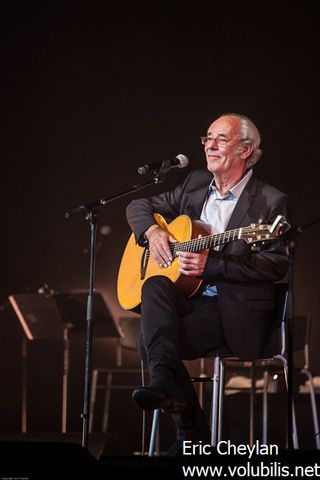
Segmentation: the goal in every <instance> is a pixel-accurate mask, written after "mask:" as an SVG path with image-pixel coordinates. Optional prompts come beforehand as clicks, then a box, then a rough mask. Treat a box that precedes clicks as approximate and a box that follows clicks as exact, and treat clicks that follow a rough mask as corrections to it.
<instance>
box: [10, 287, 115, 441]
mask: <svg viewBox="0 0 320 480" xmlns="http://www.w3.org/2000/svg"><path fill="white" fill-rule="evenodd" d="M9 301H10V303H11V305H12V307H13V309H14V311H15V313H16V315H17V317H18V319H19V321H20V324H21V326H22V328H23V331H24V333H25V336H24V337H23V340H22V352H21V356H22V432H24V433H25V432H26V431H27V340H26V339H28V340H42V339H49V338H56V339H63V379H62V420H61V431H62V433H66V431H67V400H68V378H69V365H70V353H69V352H70V342H69V337H70V334H69V332H71V335H75V336H76V335H81V334H83V332H85V330H86V321H85V313H86V308H87V306H86V303H87V293H86V291H85V290H77V291H68V292H61V293H55V294H53V295H40V294H39V293H35V294H15V295H10V296H9ZM93 306H94V315H95V319H96V320H95V327H94V337H95V338H97V337H98V338H105V337H116V338H118V337H120V334H119V331H118V329H117V327H116V325H115V323H114V321H113V318H112V315H111V313H110V310H109V308H108V306H107V304H106V303H105V301H104V299H103V296H102V295H101V294H100V293H99V292H95V293H94V295H93Z"/></svg>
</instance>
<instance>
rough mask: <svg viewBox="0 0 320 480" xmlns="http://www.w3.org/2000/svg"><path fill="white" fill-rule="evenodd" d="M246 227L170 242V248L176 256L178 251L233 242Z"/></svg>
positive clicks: (188, 250) (193, 251)
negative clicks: (184, 240)
mask: <svg viewBox="0 0 320 480" xmlns="http://www.w3.org/2000/svg"><path fill="white" fill-rule="evenodd" d="M242 230H245V228H236V229H235V230H228V231H227V232H223V233H217V234H212V235H206V236H204V237H198V238H192V239H191V240H187V241H186V242H177V243H171V244H170V250H171V252H172V254H173V256H174V257H176V256H177V252H192V253H195V252H200V251H201V250H206V249H207V248H214V247H219V246H220V245H224V244H225V243H229V242H233V241H235V240H239V238H241V231H242Z"/></svg>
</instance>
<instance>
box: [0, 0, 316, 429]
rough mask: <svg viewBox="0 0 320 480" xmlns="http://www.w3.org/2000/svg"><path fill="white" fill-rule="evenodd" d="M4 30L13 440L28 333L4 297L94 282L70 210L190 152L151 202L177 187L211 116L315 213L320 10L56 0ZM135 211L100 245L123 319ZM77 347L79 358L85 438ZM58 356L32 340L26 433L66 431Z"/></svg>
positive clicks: (120, 206) (114, 221)
mask: <svg viewBox="0 0 320 480" xmlns="http://www.w3.org/2000/svg"><path fill="white" fill-rule="evenodd" d="M0 22H1V108H0V110H1V120H2V122H1V123H2V127H1V137H2V138H1V144H0V153H1V156H0V158H1V207H2V208H1V210H2V211H1V225H2V229H1V230H2V234H1V240H0V241H1V277H0V297H1V301H2V303H3V306H2V312H1V327H0V328H1V340H0V341H1V344H2V348H1V352H0V363H1V367H2V382H3V385H4V388H5V395H4V396H3V400H2V403H3V406H2V410H4V409H5V412H6V414H5V415H4V416H3V418H2V419H1V421H0V422H1V423H2V425H1V424H0V428H2V429H3V430H5V431H6V430H11V431H13V430H18V429H19V422H20V420H19V401H20V396H19V395H20V367H19V365H20V363H19V361H20V357H19V355H20V340H19V338H20V337H19V333H20V330H19V326H18V325H15V326H13V323H15V319H14V318H13V317H11V316H10V315H9V314H8V312H7V308H6V306H5V302H6V299H7V296H8V294H11V293H24V292H30V293H31V292H36V291H37V289H38V288H39V287H40V286H41V285H43V284H44V283H47V284H49V285H50V287H52V288H53V289H55V290H57V291H61V290H70V289H75V288H85V287H86V285H87V270H88V255H87V249H88V238H89V227H88V225H87V224H86V222H85V221H84V220H83V218H82V217H80V216H79V217H77V218H73V219H72V220H70V221H69V222H68V221H66V220H65V219H64V212H65V211H66V210H68V209H70V208H72V207H75V206H78V205H80V204H85V203H88V202H91V201H94V200H96V199H99V198H100V197H109V196H112V195H114V194H116V193H118V192H120V191H122V190H125V189H127V188H129V187H130V186H131V185H133V184H137V183H140V182H141V181H144V179H142V177H139V175H138V174H137V167H138V166H140V165H143V164H145V163H148V162H150V161H160V160H163V159H167V158H170V157H173V156H175V155H177V154H178V153H184V154H186V155H187V156H188V158H189V161H190V167H188V168H187V169H186V170H178V169H175V170H173V171H172V172H171V173H170V174H169V175H168V177H167V180H166V183H165V184H163V185H160V186H158V187H152V188H150V189H149V190H145V191H144V193H143V194H150V195H151V194H155V193H157V192H160V191H163V190H164V189H167V188H171V187H173V186H174V185H176V184H177V182H180V181H182V180H183V178H184V177H185V175H186V174H187V173H188V171H189V170H190V168H201V167H205V158H204V154H203V150H202V147H201V145H200V142H199V136H200V135H201V134H203V133H205V131H206V128H207V126H208V125H209V124H210V122H211V121H212V120H213V119H214V118H216V117H217V116H218V115H220V114H222V113H224V112H239V113H244V114H246V115H247V116H249V117H250V118H251V119H252V120H253V121H254V122H255V123H256V124H257V126H258V128H259V129H260V132H261V136H262V149H263V151H264V154H263V157H262V159H261V161H260V162H259V164H258V165H257V166H256V168H255V170H256V174H257V175H258V176H259V177H260V178H261V179H262V180H264V181H267V182H269V183H272V184H273V185H275V186H276V187H278V188H279V189H281V190H283V191H285V192H286V193H288V194H289V196H290V197H291V199H292V205H293V222H294V224H296V225H300V224H302V223H304V222H307V221H310V220H312V219H314V218H316V217H317V216H319V206H318V188H319V180H318V171H319V168H318V163H319V106H320V105H319V94H318V89H319V75H318V70H319V41H318V36H319V35H318V31H319V15H318V9H317V7H316V4H315V2H303V3H300V4H299V6H293V4H292V2H285V1H283V2H270V1H269V2H266V1H263V2H255V1H248V0H242V1H241V2H240V1H222V0H220V1H215V0H212V1H211V2H205V1H199V2H194V1H183V2H182V1H174V2H170V3H168V5H166V4H165V3H164V2H148V3H147V2H146V3H142V2H130V3H129V2H128V3H127V4H123V3H122V2H115V1H108V2H107V3H105V4H104V6H101V5H99V4H97V3H94V2H90V6H89V4H87V6H86V7H84V6H81V4H80V3H75V4H74V5H73V6H71V4H69V3H67V2H65V4H64V5H63V6H59V5H58V4H55V3H54V2H49V3H48V4H47V5H43V6H42V7H37V8H36V7H33V6H32V4H30V3H28V4H27V5H22V4H21V5H19V4H17V3H16V4H15V6H11V7H3V6H2V7H1V15H0ZM128 201H129V199H128V198H125V199H122V200H119V201H117V202H115V203H113V204H111V205H109V206H107V207H106V208H104V209H103V210H101V216H100V221H99V228H101V227H102V226H108V227H109V229H110V230H109V234H108V235H103V230H102V231H100V233H99V235H98V247H99V253H98V259H97V272H96V274H97V275H96V276H97V288H98V289H99V290H100V291H101V292H102V293H103V295H104V297H105V299H106V302H107V304H108V305H109V308H110V310H111V312H112V315H113V318H114V320H115V322H118V320H119V318H120V317H121V316H123V315H126V313H125V312H123V311H121V308H120V307H119V305H118V303H117V298H116V290H115V289H116V276H117V271H118V266H119V262H120V259H121V255H122V251H123V247H124V245H125V243H126V241H127V238H128V236H129V234H130V231H129V227H128V225H127V223H126V219H125V207H126V205H127V203H128ZM319 231H320V229H319V225H317V226H315V227H313V228H312V229H310V230H308V231H307V232H306V233H304V234H303V235H302V236H301V237H300V238H299V240H298V243H297V252H296V262H295V273H296V278H295V293H296V312H297V313H298V314H308V315H311V316H312V319H313V324H312V339H311V352H310V353H311V365H312V369H313V371H314V372H315V373H317V374H320V359H319V353H318V351H319V347H318V339H319V335H320V327H319V307H320V303H319V302H320V300H319V294H318V292H319V275H318V272H319V270H320V260H319V253H318V249H317V245H318V241H317V235H319ZM107 233H108V232H107ZM40 343H41V342H40ZM82 347H83V345H80V346H79V347H77V349H76V350H77V351H76V353H75V354H74V357H73V368H74V371H73V374H74V375H73V382H74V384H75V385H77V386H74V389H73V390H72V392H73V393H71V397H72V402H73V403H72V406H73V408H72V409H71V410H72V412H74V411H75V412H76V413H75V414H74V418H73V419H71V420H70V421H71V426H70V428H72V429H75V430H77V429H78V430H79V429H80V417H79V415H78V413H79V412H80V410H81V402H82V394H81V392H82V390H81V385H82V384H81V378H82V370H83V363H82V360H83V358H82V356H83V355H82V353H81V352H83V349H82ZM99 348H100V350H99V349H97V351H96V352H101V355H102V357H103V355H104V353H103V352H104V348H103V345H102V346H101V345H100V346H99ZM59 349H61V346H55V345H53V343H50V342H49V344H46V345H43V344H41V345H40V344H39V345H38V346H35V345H33V346H30V350H31V354H30V355H31V356H30V358H31V360H30V366H29V368H30V369H31V372H29V373H30V382H31V384H33V385H34V390H33V393H32V394H31V395H32V396H34V397H35V398H34V399H33V402H34V403H33V405H34V407H32V401H31V407H30V408H31V409H32V408H33V409H34V412H33V418H34V420H33V424H32V425H31V427H30V428H31V429H32V428H34V429H35V430H46V429H47V430H49V429H53V430H54V429H56V430H58V428H59V426H58V416H59V415H58V413H57V414H56V417H55V414H54V412H55V409H56V410H57V412H58V407H56V406H55V405H56V403H57V396H58V397H59V395H57V394H56V393H55V392H56V390H55V388H58V385H60V377H59V375H60V373H61V371H60V369H61V368H62V367H61V356H60V353H61V352H60V350H59ZM79 352H80V353H79ZM96 354H97V355H98V353H96ZM99 355H100V353H99ZM103 358H104V359H106V358H107V356H105V357H103ZM75 377H76V378H75ZM52 378H53V379H54V380H53V381H52V380H51V379H52ZM39 379H40V380H39ZM77 379H78V383H77ZM46 385H47V386H46ZM49 397H50V398H49ZM59 398H60V397H59ZM59 401H60V400H59ZM52 412H53V413H52ZM134 412H136V411H135V410H134ZM71 416H72V414H71ZM49 417H50V422H49V421H48V418H49ZM48 422H49V423H48Z"/></svg>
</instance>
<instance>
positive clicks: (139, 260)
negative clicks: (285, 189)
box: [118, 213, 283, 310]
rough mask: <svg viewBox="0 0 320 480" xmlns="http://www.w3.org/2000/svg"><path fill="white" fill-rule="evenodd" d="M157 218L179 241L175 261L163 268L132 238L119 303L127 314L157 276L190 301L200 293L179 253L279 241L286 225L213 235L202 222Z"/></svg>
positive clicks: (254, 226) (173, 245) (182, 217)
mask: <svg viewBox="0 0 320 480" xmlns="http://www.w3.org/2000/svg"><path fill="white" fill-rule="evenodd" d="M154 218H155V221H156V222H157V223H158V225H159V226H160V227H161V228H163V229H164V230H167V231H168V232H169V233H170V234H171V235H172V236H173V237H174V238H175V239H176V240H177V242H176V243H171V244H170V250H171V253H172V257H173V261H172V264H171V265H170V266H169V267H167V268H162V267H160V266H159V265H158V263H156V261H155V260H154V259H153V258H152V257H151V255H150V251H149V248H148V247H141V246H140V245H138V244H137V243H136V241H135V237H134V234H132V235H131V236H130V238H129V241H128V243H127V245H126V248H125V251H124V253H123V256H122V260H121V264H120V268H119V273H118V299H119V303H120V305H121V306H122V307H123V308H124V309H126V310H130V309H133V308H135V307H137V306H138V305H140V303H141V289H142V286H143V284H144V282H145V281H146V280H147V279H148V278H150V277H153V276H155V275H164V276H166V277H168V278H170V279H171V280H172V281H173V282H174V283H176V285H177V287H178V288H179V289H180V290H181V291H182V293H183V294H184V295H185V296H187V297H192V296H193V295H194V294H195V293H196V292H197V291H198V290H199V288H200V285H201V283H202V279H201V278H199V277H189V276H187V275H183V274H181V273H180V272H179V263H178V259H177V252H179V251H184V252H200V251H201V250H205V249H207V248H214V247H218V246H220V245H224V244H226V243H230V242H234V241H236V240H244V241H246V242H247V243H249V244H252V245H255V244H256V243H258V242H265V241H269V240H276V239H277V238H278V237H279V232H280V230H281V227H282V225H283V223H282V221H283V217H282V216H281V215H279V216H278V217H277V218H276V220H275V221H274V222H273V224H272V225H267V224H260V223H252V224H251V225H249V226H247V227H241V228H236V229H234V230H228V231H226V232H224V233H212V227H211V226H210V225H208V224H206V223H203V222H201V221H199V220H191V219H190V218H189V217H188V216H187V215H180V216H179V217H177V218H176V219H175V220H173V221H172V222H171V223H169V224H168V223H167V222H166V221H165V219H164V218H163V217H162V216H161V215H160V214H158V213H155V214H154Z"/></svg>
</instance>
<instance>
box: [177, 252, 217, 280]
mask: <svg viewBox="0 0 320 480" xmlns="http://www.w3.org/2000/svg"><path fill="white" fill-rule="evenodd" d="M208 253H209V250H203V251H202V252H200V253H190V252H177V255H178V256H179V265H180V268H179V272H180V273H183V274H184V275H188V276H190V277H201V276H202V274H203V271H204V267H205V264H206V262H207V258H208Z"/></svg>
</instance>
